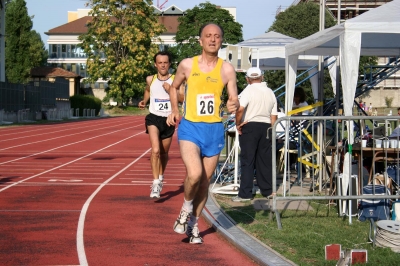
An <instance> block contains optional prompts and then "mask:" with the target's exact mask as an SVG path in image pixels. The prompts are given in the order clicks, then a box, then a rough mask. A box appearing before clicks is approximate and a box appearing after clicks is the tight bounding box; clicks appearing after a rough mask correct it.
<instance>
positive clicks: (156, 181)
mask: <svg viewBox="0 0 400 266" xmlns="http://www.w3.org/2000/svg"><path fill="white" fill-rule="evenodd" d="M160 182H161V181H160V180H159V179H153V184H160Z"/></svg>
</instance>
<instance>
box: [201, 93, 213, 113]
mask: <svg viewBox="0 0 400 266" xmlns="http://www.w3.org/2000/svg"><path fill="white" fill-rule="evenodd" d="M214 111H215V98H214V94H199V95H197V115H198V116H205V115H213V114H214Z"/></svg>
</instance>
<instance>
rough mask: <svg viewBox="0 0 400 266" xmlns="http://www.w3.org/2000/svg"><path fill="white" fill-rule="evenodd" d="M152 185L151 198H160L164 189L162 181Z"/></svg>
mask: <svg viewBox="0 0 400 266" xmlns="http://www.w3.org/2000/svg"><path fill="white" fill-rule="evenodd" d="M150 187H151V192H150V198H159V197H160V193H161V189H162V182H153V184H152V185H151V186H150Z"/></svg>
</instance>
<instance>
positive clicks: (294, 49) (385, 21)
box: [285, 0, 400, 116]
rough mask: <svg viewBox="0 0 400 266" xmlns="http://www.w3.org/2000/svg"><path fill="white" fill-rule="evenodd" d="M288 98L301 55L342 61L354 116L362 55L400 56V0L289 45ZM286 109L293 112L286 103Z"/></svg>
mask: <svg viewBox="0 0 400 266" xmlns="http://www.w3.org/2000/svg"><path fill="white" fill-rule="evenodd" d="M285 51H286V95H287V96H288V97H286V99H292V98H293V94H294V86H295V78H296V70H297V68H298V62H299V61H298V56H300V55H301V56H305V55H323V56H327V55H330V56H337V55H339V58H340V63H341V64H340V65H341V71H340V72H341V80H342V88H343V106H344V114H345V115H347V116H349V115H351V114H352V106H353V101H354V95H355V90H356V86H357V78H358V64H359V58H360V55H374V56H400V0H393V1H392V2H389V3H387V4H384V5H382V6H380V7H377V8H375V9H372V10H370V11H368V12H365V13H364V14H362V15H360V16H357V17H355V18H353V19H349V20H347V21H345V22H344V23H342V24H340V25H336V26H334V27H331V28H328V29H326V30H323V31H320V32H317V33H315V34H313V35H311V36H309V37H307V38H304V39H302V40H299V41H296V42H294V43H291V44H288V45H286V46H285ZM285 109H286V110H287V111H290V110H291V109H292V101H286V103H285Z"/></svg>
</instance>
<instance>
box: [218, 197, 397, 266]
mask: <svg viewBox="0 0 400 266" xmlns="http://www.w3.org/2000/svg"><path fill="white" fill-rule="evenodd" d="M215 198H216V200H217V202H218V203H219V204H220V206H221V208H222V209H223V210H224V211H225V212H226V213H227V214H228V215H229V216H230V217H231V218H232V219H233V220H234V221H236V223H237V224H238V226H240V227H241V228H243V229H244V230H246V231H247V232H248V233H250V234H251V235H253V236H254V237H256V238H257V239H259V240H260V241H261V242H263V243H264V244H266V245H268V246H269V247H271V248H272V249H274V250H275V251H277V252H278V253H280V254H282V255H283V256H284V257H286V258H288V259H289V260H291V261H293V262H295V263H296V264H298V265H336V263H337V261H326V260H325V245H329V244H340V245H341V246H342V251H344V250H346V249H366V250H367V252H368V263H367V265H399V261H400V254H398V253H395V252H393V251H392V250H391V249H389V248H381V247H373V245H372V243H369V242H368V232H369V223H368V222H360V221H358V220H357V218H353V222H352V224H351V225H350V224H349V221H348V217H339V216H338V215H337V209H336V206H333V205H328V204H327V203H328V201H326V202H325V201H309V204H310V205H311V206H312V208H313V210H308V211H299V210H296V211H295V210H283V211H281V222H282V229H281V230H278V226H277V223H276V219H275V216H273V219H272V220H270V218H269V216H270V212H269V211H265V210H261V211H258V210H257V211H256V210H255V209H254V207H253V206H252V205H251V203H247V204H243V206H232V205H231V204H230V197H228V196H224V195H215Z"/></svg>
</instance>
